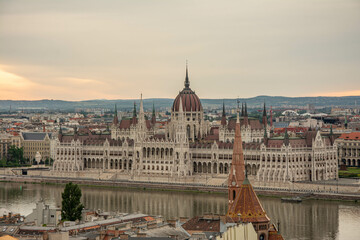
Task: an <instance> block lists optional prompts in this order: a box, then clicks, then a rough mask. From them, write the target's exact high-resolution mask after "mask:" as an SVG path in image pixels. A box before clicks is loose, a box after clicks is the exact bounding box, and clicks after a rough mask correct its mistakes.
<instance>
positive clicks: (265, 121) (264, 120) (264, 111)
mask: <svg viewBox="0 0 360 240" xmlns="http://www.w3.org/2000/svg"><path fill="white" fill-rule="evenodd" d="M262 118H263V125H264V126H265V127H266V126H267V115H266V105H265V102H264V110H263V117H262Z"/></svg>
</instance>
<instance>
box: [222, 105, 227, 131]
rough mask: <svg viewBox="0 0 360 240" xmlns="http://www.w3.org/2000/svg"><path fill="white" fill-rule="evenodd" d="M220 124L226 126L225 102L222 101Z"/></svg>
mask: <svg viewBox="0 0 360 240" xmlns="http://www.w3.org/2000/svg"><path fill="white" fill-rule="evenodd" d="M221 125H222V126H226V114H225V102H223V110H222V117H221Z"/></svg>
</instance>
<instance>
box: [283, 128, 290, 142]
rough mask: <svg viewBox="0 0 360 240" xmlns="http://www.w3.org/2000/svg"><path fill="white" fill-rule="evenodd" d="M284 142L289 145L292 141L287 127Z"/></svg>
mask: <svg viewBox="0 0 360 240" xmlns="http://www.w3.org/2000/svg"><path fill="white" fill-rule="evenodd" d="M284 143H285V146H289V143H290V139H289V134H288V131H287V128H285V136H284Z"/></svg>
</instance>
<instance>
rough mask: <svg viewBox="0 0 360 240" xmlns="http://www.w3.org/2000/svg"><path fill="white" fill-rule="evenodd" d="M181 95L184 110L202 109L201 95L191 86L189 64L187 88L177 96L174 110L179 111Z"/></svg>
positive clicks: (186, 80) (186, 78)
mask: <svg viewBox="0 0 360 240" xmlns="http://www.w3.org/2000/svg"><path fill="white" fill-rule="evenodd" d="M180 97H181V99H182V105H183V111H184V112H195V111H202V106H201V102H200V99H199V97H198V96H197V95H196V94H195V92H194V91H193V90H191V88H190V81H189V77H188V69H187V66H186V77H185V88H184V89H183V90H182V91H181V92H180V93H179V94H178V95H177V97H176V98H175V100H174V103H173V106H172V111H175V112H178V111H179V105H180Z"/></svg>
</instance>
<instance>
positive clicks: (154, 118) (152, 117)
mask: <svg viewBox="0 0 360 240" xmlns="http://www.w3.org/2000/svg"><path fill="white" fill-rule="evenodd" d="M155 123H156V113H155V105H154V103H153V109H152V116H151V124H152V125H153V126H154V125H155Z"/></svg>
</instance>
